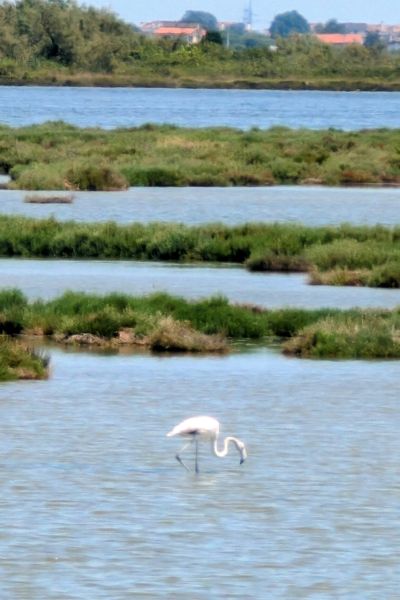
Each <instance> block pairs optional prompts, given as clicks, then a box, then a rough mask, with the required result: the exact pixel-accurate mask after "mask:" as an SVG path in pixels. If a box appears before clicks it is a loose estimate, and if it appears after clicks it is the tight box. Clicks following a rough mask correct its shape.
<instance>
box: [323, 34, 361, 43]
mask: <svg viewBox="0 0 400 600" xmlns="http://www.w3.org/2000/svg"><path fill="white" fill-rule="evenodd" d="M314 35H315V37H316V38H318V39H319V41H320V42H322V43H323V44H329V45H330V46H349V45H350V44H363V42H364V36H363V35H361V34H360V33H315V34H314Z"/></svg>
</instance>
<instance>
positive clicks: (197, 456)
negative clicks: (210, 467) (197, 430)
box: [194, 438, 199, 473]
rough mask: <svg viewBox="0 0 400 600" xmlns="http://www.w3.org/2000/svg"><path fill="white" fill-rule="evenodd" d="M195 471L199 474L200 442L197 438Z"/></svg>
mask: <svg viewBox="0 0 400 600" xmlns="http://www.w3.org/2000/svg"><path fill="white" fill-rule="evenodd" d="M194 469H195V471H196V473H198V472H199V440H198V439H197V438H196V454H195V463H194Z"/></svg>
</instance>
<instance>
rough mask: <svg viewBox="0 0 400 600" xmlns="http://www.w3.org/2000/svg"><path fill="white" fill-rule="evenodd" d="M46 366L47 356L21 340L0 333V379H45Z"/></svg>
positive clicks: (47, 365) (47, 364)
mask: <svg viewBox="0 0 400 600" xmlns="http://www.w3.org/2000/svg"><path fill="white" fill-rule="evenodd" d="M48 367H49V360H48V357H46V356H44V355H42V354H40V353H38V352H36V351H35V350H33V349H31V348H29V346H27V345H25V344H24V343H22V342H19V341H16V340H15V339H11V338H10V337H8V336H5V335H0V381H10V380H13V379H45V378H47V376H48Z"/></svg>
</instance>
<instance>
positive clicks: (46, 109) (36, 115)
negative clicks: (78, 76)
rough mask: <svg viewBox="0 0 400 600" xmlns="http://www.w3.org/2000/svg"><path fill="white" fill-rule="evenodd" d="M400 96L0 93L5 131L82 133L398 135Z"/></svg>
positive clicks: (118, 91)
mask: <svg viewBox="0 0 400 600" xmlns="http://www.w3.org/2000/svg"><path fill="white" fill-rule="evenodd" d="M399 99H400V92H350V93H349V92H324V91H281V90H277V91H275V90H273V91H272V90H191V89H164V88H163V89H154V88H153V89H148V88H81V87H79V88H76V87H35V86H27V87H20V86H17V87H16V86H5V87H1V86H0V123H3V124H7V125H12V126H22V125H29V124H32V123H42V122H44V121H56V120H62V121H66V122H68V123H72V124H74V125H78V126H80V127H102V128H114V127H132V126H137V125H142V124H144V123H149V122H151V123H173V124H176V125H181V126H186V127H206V126H215V127H219V126H223V125H225V126H228V127H239V128H241V129H248V128H250V127H261V128H267V127H271V126H272V125H285V126H287V127H294V128H298V127H307V128H311V129H324V128H328V127H335V128H337V129H347V130H353V129H365V128H375V127H399V126H400V118H399V110H398V107H399Z"/></svg>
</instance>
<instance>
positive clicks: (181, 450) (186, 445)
mask: <svg viewBox="0 0 400 600" xmlns="http://www.w3.org/2000/svg"><path fill="white" fill-rule="evenodd" d="M193 442H194V440H190V441H189V442H186V444H184V445H183V446H182V448H181V449H180V450H179V452H177V453H176V455H175V458H176V460H177V461H178V462H179V463H180V464H181V465H182V467H185V469H186V471H190V469H189V467H188V466H187V465H185V463H184V462H183V460H182V459H181V457H180V454H182V452H184V451H185V450H186V448H189V446H191V445H192V444H193Z"/></svg>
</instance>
